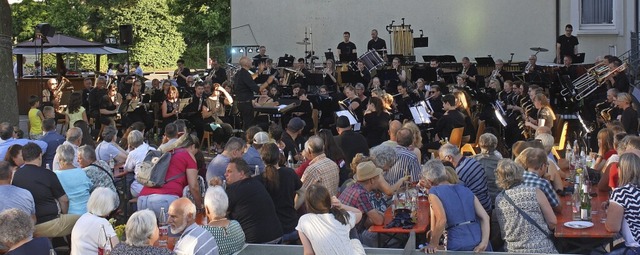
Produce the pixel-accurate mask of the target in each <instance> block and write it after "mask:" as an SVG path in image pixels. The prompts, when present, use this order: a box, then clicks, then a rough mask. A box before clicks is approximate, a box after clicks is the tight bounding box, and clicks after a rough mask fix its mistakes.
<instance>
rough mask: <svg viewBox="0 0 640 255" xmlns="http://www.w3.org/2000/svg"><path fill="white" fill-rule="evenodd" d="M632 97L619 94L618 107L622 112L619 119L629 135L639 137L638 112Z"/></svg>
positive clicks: (624, 93) (627, 94) (623, 93)
mask: <svg viewBox="0 0 640 255" xmlns="http://www.w3.org/2000/svg"><path fill="white" fill-rule="evenodd" d="M632 103H633V101H632V99H631V95H629V93H626V92H620V93H618V99H617V100H616V105H617V106H618V108H620V109H621V110H622V114H620V116H618V119H619V120H620V122H621V123H622V127H624V131H625V132H627V134H629V135H638V112H637V111H636V110H635V109H633V107H632Z"/></svg>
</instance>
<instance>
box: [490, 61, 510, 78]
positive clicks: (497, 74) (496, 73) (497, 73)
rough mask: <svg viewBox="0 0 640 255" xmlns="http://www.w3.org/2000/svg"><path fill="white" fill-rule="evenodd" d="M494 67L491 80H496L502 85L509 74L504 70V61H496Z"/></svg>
mask: <svg viewBox="0 0 640 255" xmlns="http://www.w3.org/2000/svg"><path fill="white" fill-rule="evenodd" d="M494 67H495V68H494V69H493V70H492V71H491V75H490V76H489V79H496V80H498V81H499V82H500V84H502V83H504V76H505V75H506V74H507V71H505V70H504V69H503V67H504V61H502V59H496V61H495V65H494Z"/></svg>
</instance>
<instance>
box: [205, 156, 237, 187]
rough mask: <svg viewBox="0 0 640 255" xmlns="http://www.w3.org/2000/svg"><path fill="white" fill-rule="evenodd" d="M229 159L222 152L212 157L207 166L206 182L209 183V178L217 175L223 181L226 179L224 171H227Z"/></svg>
mask: <svg viewBox="0 0 640 255" xmlns="http://www.w3.org/2000/svg"><path fill="white" fill-rule="evenodd" d="M229 161H231V158H229V157H227V156H225V155H223V154H218V156H216V157H215V158H213V159H212V160H211V162H209V165H208V166H207V176H206V178H207V183H209V180H211V178H213V177H218V178H220V180H223V181H224V180H226V178H225V177H224V172H225V171H227V165H229Z"/></svg>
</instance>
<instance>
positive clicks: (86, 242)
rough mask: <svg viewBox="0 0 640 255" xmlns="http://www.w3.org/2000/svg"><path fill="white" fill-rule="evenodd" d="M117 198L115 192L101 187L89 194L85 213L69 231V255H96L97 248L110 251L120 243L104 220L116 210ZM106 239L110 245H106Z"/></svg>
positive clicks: (107, 222)
mask: <svg viewBox="0 0 640 255" xmlns="http://www.w3.org/2000/svg"><path fill="white" fill-rule="evenodd" d="M117 197H118V195H117V194H116V193H115V192H113V191H112V190H110V189H107V188H102V187H99V188H97V189H95V190H94V191H93V193H91V197H89V202H88V203H87V212H86V213H84V214H83V215H82V216H80V218H79V219H78V221H77V222H76V224H75V226H74V227H73V231H71V255H76V254H77V255H82V254H98V249H99V248H104V247H106V248H107V249H111V248H112V247H115V246H116V245H117V244H118V243H119V242H120V241H119V239H118V236H116V232H115V231H114V230H113V226H111V223H109V221H107V219H106V218H107V217H108V216H109V214H110V213H111V212H112V211H113V210H114V209H116V208H117V206H118V204H116V203H115V201H116V199H117ZM106 239H108V240H109V241H110V243H108V244H107V243H106ZM105 244H106V245H105Z"/></svg>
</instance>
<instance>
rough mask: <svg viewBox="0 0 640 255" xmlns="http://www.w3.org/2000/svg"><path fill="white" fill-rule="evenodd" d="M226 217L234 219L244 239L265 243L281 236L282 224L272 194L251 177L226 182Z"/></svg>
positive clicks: (249, 241)
mask: <svg viewBox="0 0 640 255" xmlns="http://www.w3.org/2000/svg"><path fill="white" fill-rule="evenodd" d="M227 195H228V196H229V218H230V219H234V220H237V221H238V222H239V223H240V226H241V227H242V230H243V231H244V235H245V240H246V242H247V243H266V242H270V241H273V240H275V239H277V238H279V237H282V226H280V221H279V220H278V216H277V215H276V209H275V206H274V204H273V200H271V196H270V195H269V193H268V192H267V190H266V189H265V188H264V186H263V185H262V184H261V183H260V182H259V181H258V180H256V179H254V178H247V179H244V180H241V181H238V182H235V183H233V184H230V185H229V186H227Z"/></svg>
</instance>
